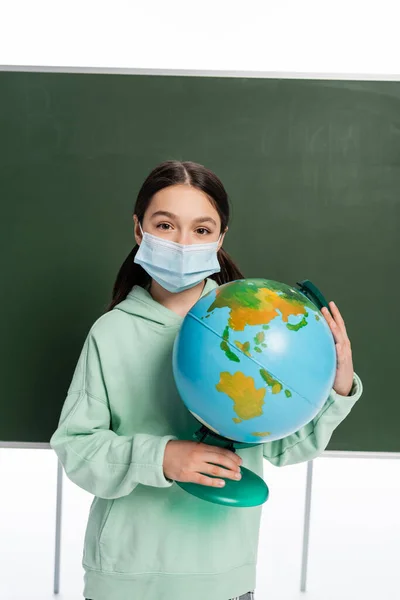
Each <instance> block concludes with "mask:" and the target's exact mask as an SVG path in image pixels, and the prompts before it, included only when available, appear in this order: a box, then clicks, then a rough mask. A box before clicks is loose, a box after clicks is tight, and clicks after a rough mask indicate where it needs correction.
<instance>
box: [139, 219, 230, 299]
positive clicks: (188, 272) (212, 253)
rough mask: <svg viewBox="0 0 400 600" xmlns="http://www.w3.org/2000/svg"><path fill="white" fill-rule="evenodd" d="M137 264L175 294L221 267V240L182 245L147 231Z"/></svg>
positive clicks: (140, 247) (192, 285)
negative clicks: (218, 252)
mask: <svg viewBox="0 0 400 600" xmlns="http://www.w3.org/2000/svg"><path fill="white" fill-rule="evenodd" d="M140 230H141V232H142V235H143V238H142V243H141V244H140V246H139V250H138V251H137V253H136V256H135V259H134V260H135V263H137V264H138V265H141V266H142V267H143V269H144V270H145V271H146V273H148V274H149V275H150V277H151V278H152V279H155V281H157V283H159V284H160V285H161V286H162V287H163V288H164V289H166V290H168V291H169V292H172V293H174V294H176V293H178V292H183V291H184V290H188V289H189V288H191V287H194V286H195V285H197V284H198V283H200V282H201V281H203V280H204V279H205V278H206V277H209V276H210V275H212V274H213V273H218V272H219V271H220V270H221V267H220V264H219V261H218V257H217V250H218V244H219V241H220V239H221V236H220V237H219V240H218V241H217V242H211V243H207V244H188V245H185V244H178V243H176V242H171V241H170V240H164V239H162V238H160V237H158V236H156V235H151V233H143V230H142V227H141V226H140Z"/></svg>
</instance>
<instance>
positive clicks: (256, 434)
mask: <svg viewBox="0 0 400 600" xmlns="http://www.w3.org/2000/svg"><path fill="white" fill-rule="evenodd" d="M251 435H254V437H262V438H264V437H268V436H269V435H271V432H270V431H254V433H252V434H251Z"/></svg>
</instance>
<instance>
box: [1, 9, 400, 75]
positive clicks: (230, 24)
mask: <svg viewBox="0 0 400 600" xmlns="http://www.w3.org/2000/svg"><path fill="white" fill-rule="evenodd" d="M0 7H1V12H0V64H2V65H50V66H54V65H58V66H81V67H82V66H86V67H88V66H91V67H120V68H146V69H155V68H160V69H191V70H193V69H196V70H197V69H205V70H235V71H238V70H239V71H240V70H245V71H269V72H271V71H272V72H287V73H294V72H297V73H316V74H318V73H320V74H321V73H325V74H335V73H336V74H342V75H343V76H345V75H346V74H358V75H368V74H370V75H371V74H372V75H375V76H385V77H388V76H392V77H393V76H396V75H397V78H398V79H400V75H399V74H400V50H399V34H398V23H399V16H400V15H399V12H400V3H399V2H398V1H397V0H391V1H390V0H380V2H370V1H368V0H336V1H335V2H333V1H331V2H326V1H324V0H303V1H302V0H275V1H271V0H246V1H245V2H243V1H241V2H239V1H238V0H201V1H198V2H189V1H188V0H170V1H169V2H166V1H165V0H164V1H162V0H146V1H141V2H139V1H135V0H113V1H112V2H110V1H109V0H108V1H107V2H105V1H104V0H97V1H95V0H69V1H68V2H66V1H64V2H63V1H57V2H56V1H54V0H35V1H34V2H33V1H32V0H8V1H7V0H3V1H2V2H1V3H0Z"/></svg>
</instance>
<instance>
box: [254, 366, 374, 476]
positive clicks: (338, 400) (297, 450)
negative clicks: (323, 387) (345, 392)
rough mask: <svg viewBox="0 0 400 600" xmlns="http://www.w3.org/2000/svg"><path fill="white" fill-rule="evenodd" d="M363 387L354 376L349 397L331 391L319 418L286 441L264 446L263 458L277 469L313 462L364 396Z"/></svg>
mask: <svg viewBox="0 0 400 600" xmlns="http://www.w3.org/2000/svg"><path fill="white" fill-rule="evenodd" d="M362 390H363V387H362V383H361V380H360V378H359V377H358V375H356V374H354V381H353V387H352V390H351V392H350V395H349V396H340V395H339V394H337V393H336V392H335V391H334V390H332V391H331V393H330V395H329V397H328V399H327V401H326V402H325V404H324V406H323V407H322V409H321V410H320V411H319V413H318V414H317V415H316V417H315V418H314V419H313V420H312V421H310V423H308V424H307V425H305V426H304V427H302V428H301V429H299V431H296V433H293V434H292V435H288V436H287V437H284V438H282V439H281V440H276V441H274V442H269V443H266V444H264V445H263V454H264V458H266V459H267V460H268V461H269V462H270V463H272V464H273V465H275V466H276V467H284V466H286V465H294V464H296V463H300V462H306V461H309V460H313V459H314V458H316V457H317V456H319V455H320V454H322V452H323V451H324V450H325V448H326V447H327V445H328V444H329V440H330V439H331V436H332V433H333V432H334V430H335V429H336V427H337V426H338V425H339V424H340V423H341V422H342V421H343V420H344V419H345V418H346V417H347V415H348V414H349V413H350V411H351V409H352V408H353V406H354V404H355V403H356V402H357V400H359V398H360V396H361V394H362Z"/></svg>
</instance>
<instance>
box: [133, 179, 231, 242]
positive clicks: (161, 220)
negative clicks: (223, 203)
mask: <svg viewBox="0 0 400 600" xmlns="http://www.w3.org/2000/svg"><path fill="white" fill-rule="evenodd" d="M134 221H135V238H136V242H137V243H138V244H140V241H141V238H142V235H141V232H140V228H139V225H138V219H137V217H136V215H135V216H134ZM142 228H143V231H144V232H147V233H151V234H152V235H157V236H158V237H161V238H163V239H166V240H171V241H172V242H177V243H178V244H202V243H207V242H216V241H217V240H218V238H219V236H220V233H221V219H220V217H219V215H218V212H217V211H216V209H215V208H214V207H213V205H212V204H211V202H210V200H209V199H208V197H207V195H206V194H205V193H204V192H201V191H200V190H198V189H196V188H193V187H190V186H189V185H183V184H180V185H173V186H169V187H167V188H164V189H162V190H160V191H159V192H157V193H156V194H154V196H153V198H152V200H151V203H150V205H149V207H148V209H147V210H146V212H145V215H144V218H143V224H142ZM221 244H222V238H221Z"/></svg>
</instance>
